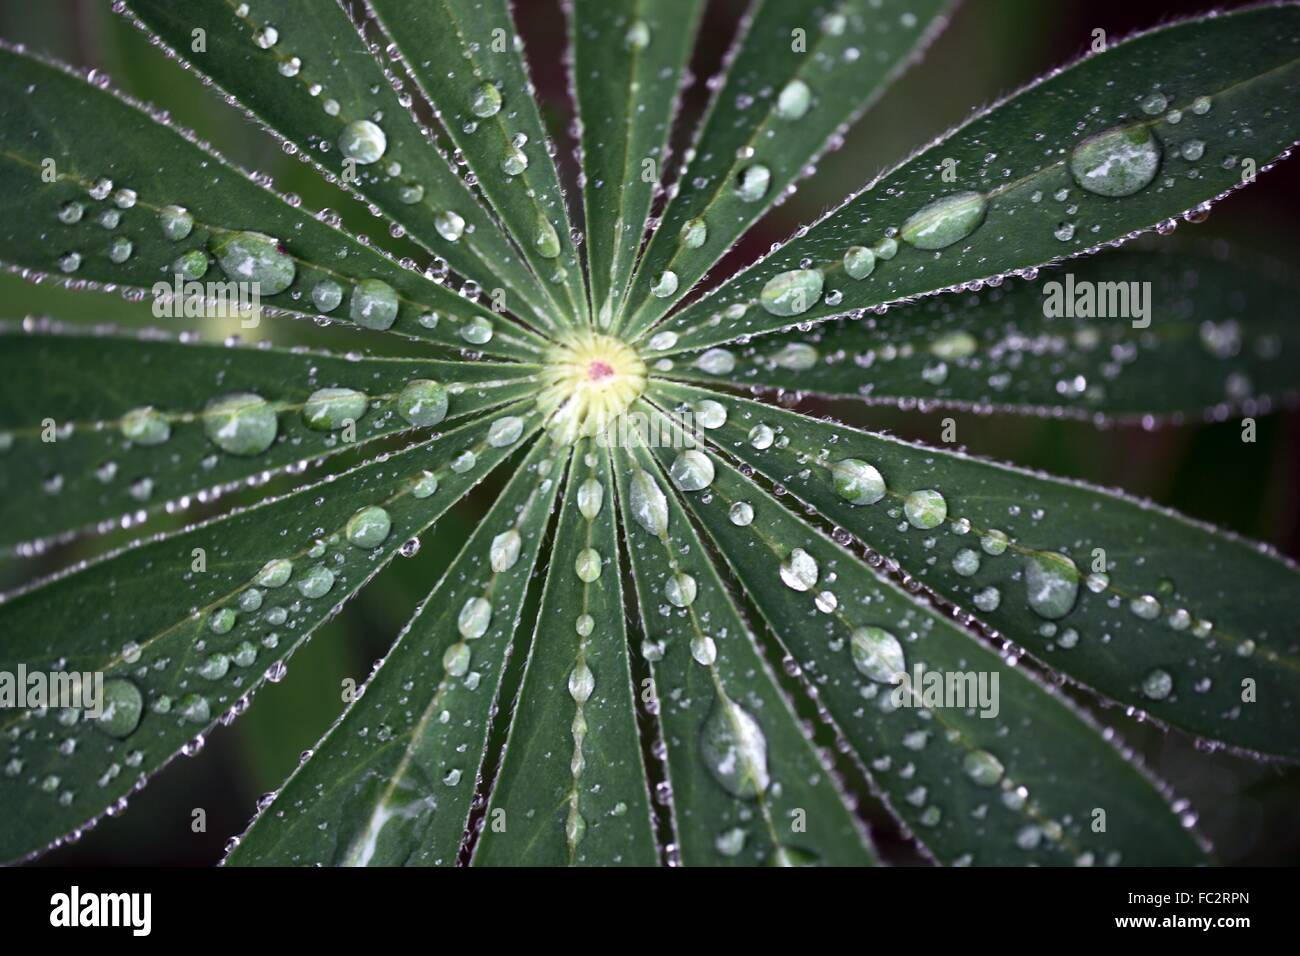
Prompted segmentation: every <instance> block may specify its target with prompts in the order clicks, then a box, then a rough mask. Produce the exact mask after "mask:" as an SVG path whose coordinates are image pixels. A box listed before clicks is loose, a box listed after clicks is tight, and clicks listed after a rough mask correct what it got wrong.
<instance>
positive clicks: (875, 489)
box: [831, 458, 885, 505]
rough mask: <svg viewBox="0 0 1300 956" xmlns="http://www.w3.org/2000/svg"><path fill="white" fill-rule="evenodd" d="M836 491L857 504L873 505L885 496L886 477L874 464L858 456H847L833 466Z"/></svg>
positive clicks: (851, 502) (832, 473) (832, 472)
mask: <svg viewBox="0 0 1300 956" xmlns="http://www.w3.org/2000/svg"><path fill="white" fill-rule="evenodd" d="M831 477H832V479H834V481H835V493H836V494H838V495H839V496H840V497H841V498H843V499H844V500H845V501H847V502H849V503H850V504H855V505H873V504H875V503H876V502H877V501H879V500H880V499H881V498H883V497H885V479H884V478H883V477H881V475H880V472H879V471H877V470H876V468H875V466H874V465H869V464H867V463H866V462H865V461H862V460H861V459H858V458H845V459H844V460H843V461H837V462H836V463H835V464H833V465H832V466H831Z"/></svg>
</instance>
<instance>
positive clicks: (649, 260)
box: [620, 0, 950, 337]
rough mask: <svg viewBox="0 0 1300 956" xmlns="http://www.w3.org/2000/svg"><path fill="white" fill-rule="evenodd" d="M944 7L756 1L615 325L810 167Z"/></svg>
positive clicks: (688, 281)
mask: <svg viewBox="0 0 1300 956" xmlns="http://www.w3.org/2000/svg"><path fill="white" fill-rule="evenodd" d="M949 6H950V4H949V3H948V2H947V0H920V2H918V0H883V2H881V0H834V2H830V3H822V4H819V3H809V2H806V0H799V2H791V0H758V2H756V3H754V4H753V6H752V8H751V11H750V13H749V15H748V17H747V18H746V20H745V22H744V23H743V24H742V27H741V33H740V36H739V38H738V39H737V41H736V46H735V47H734V48H733V51H732V56H733V57H734V59H731V60H730V61H729V63H728V65H727V67H726V72H725V77H726V79H725V82H724V83H723V84H722V86H721V87H719V88H718V91H717V93H716V94H715V95H714V98H713V100H712V102H711V104H710V107H709V113H708V116H707V117H706V118H705V121H704V125H703V126H702V127H701V128H700V130H699V131H698V133H697V134H696V139H695V141H694V142H693V143H692V148H691V151H690V152H688V153H687V156H686V159H687V164H686V169H685V171H684V172H683V173H682V175H681V177H680V179H679V180H678V182H677V184H676V185H675V186H674V187H673V189H674V190H675V191H676V192H675V195H674V197H673V199H672V201H671V202H670V203H669V205H668V207H667V209H665V210H664V215H663V221H662V223H661V224H660V226H659V228H658V229H657V230H656V231H655V234H654V237H653V239H652V240H651V241H650V244H649V246H648V247H647V249H646V253H645V256H644V258H643V260H642V262H641V263H640V265H639V266H638V270H637V276H636V282H635V285H634V286H633V289H632V291H631V293H630V294H629V295H628V301H627V308H628V310H629V311H628V314H627V316H625V317H624V321H623V322H622V323H621V326H620V327H621V328H623V329H625V330H626V331H627V334H628V335H629V336H631V337H635V336H636V335H638V334H639V333H641V332H642V331H644V330H645V329H646V328H648V327H649V326H650V325H652V324H653V323H654V322H655V321H656V320H658V319H659V318H660V317H661V316H663V315H664V314H665V313H666V312H667V311H668V309H669V308H671V307H672V305H673V304H675V303H676V302H678V301H679V300H680V299H681V297H682V296H684V295H685V294H686V293H687V292H688V291H689V290H690V289H691V288H692V287H693V286H695V284H696V283H697V282H699V281H700V280H701V279H702V278H704V275H705V273H706V272H707V271H708V270H709V267H710V266H712V265H713V264H714V263H715V262H717V261H718V260H719V259H720V258H722V256H723V254H724V253H726V252H727V250H728V249H730V248H731V247H732V246H733V245H734V244H735V241H736V240H737V239H738V238H740V236H741V234H742V233H744V231H745V230H746V229H747V228H749V226H750V225H751V224H752V223H754V222H756V221H757V220H758V218H759V217H760V216H762V214H763V213H765V212H766V211H767V210H768V209H770V208H771V207H772V206H773V205H774V204H775V203H777V202H778V201H780V200H781V198H782V197H783V196H785V195H786V193H787V190H789V189H790V188H791V187H792V186H793V184H794V183H795V181H796V180H798V179H800V178H802V177H803V176H805V175H807V173H808V167H809V165H810V164H812V163H815V162H816V159H817V157H818V156H819V155H820V154H821V153H822V151H823V150H825V149H827V148H828V147H829V146H831V145H833V144H834V143H835V141H836V137H838V136H840V135H842V133H843V128H844V127H845V126H847V125H848V124H851V123H852V122H854V121H855V120H856V119H857V117H858V116H859V115H860V114H861V113H862V112H863V111H865V110H866V108H867V107H868V106H870V105H871V104H872V103H873V102H875V100H876V98H877V97H878V96H879V95H880V94H881V93H883V92H884V90H885V89H886V87H888V85H889V83H890V82H891V81H892V80H893V79H894V77H895V76H897V75H898V74H899V73H901V72H902V70H903V68H904V67H905V66H906V65H907V63H908V61H909V60H910V59H912V58H914V57H916V56H917V55H918V53H919V51H920V50H921V49H922V48H923V47H924V46H925V45H926V43H927V42H928V41H929V39H930V38H931V37H932V36H933V35H934V34H935V33H936V32H937V30H938V27H940V26H941V25H942V23H943V12H944V10H945V9H947V8H948V7H949ZM700 227H702V230H703V234H702V235H701V228H700ZM692 236H694V238H691V237H692ZM665 273H671V274H672V275H673V277H674V281H673V282H672V283H671V285H672V287H673V289H674V290H675V291H667V292H666V294H665V290H666V288H667V287H666V286H662V285H661V277H662V276H663V275H664V274H665Z"/></svg>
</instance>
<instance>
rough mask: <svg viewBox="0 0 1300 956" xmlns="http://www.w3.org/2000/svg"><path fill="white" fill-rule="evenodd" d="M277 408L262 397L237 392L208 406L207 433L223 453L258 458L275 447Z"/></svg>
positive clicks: (205, 416) (204, 422) (205, 422)
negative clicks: (255, 456)
mask: <svg viewBox="0 0 1300 956" xmlns="http://www.w3.org/2000/svg"><path fill="white" fill-rule="evenodd" d="M278 427H279V425H278V421H277V419H276V414H275V409H274V408H272V407H271V405H270V403H269V402H267V400H266V399H264V398H262V397H261V396H260V395H254V394H253V393H251V392H236V393H235V394H233V395H225V396H223V397H221V398H217V399H214V400H213V401H211V402H209V403H208V407H207V410H206V411H205V412H204V414H203V430H204V431H205V432H207V435H208V438H210V439H211V440H212V442H213V443H214V444H215V445H216V446H217V447H218V448H220V449H222V450H223V451H227V452H229V453H230V454H232V455H258V454H261V453H262V452H264V451H266V450H267V449H268V448H270V447H271V443H272V442H274V441H275V435H276V431H277V430H278Z"/></svg>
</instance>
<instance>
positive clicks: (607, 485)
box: [474, 439, 659, 866]
mask: <svg viewBox="0 0 1300 956" xmlns="http://www.w3.org/2000/svg"><path fill="white" fill-rule="evenodd" d="M617 513H618V503H617V502H616V501H615V500H614V485H613V480H612V477H611V474H610V460H609V452H608V451H605V450H597V449H596V448H595V445H594V443H593V442H592V441H591V440H590V439H588V440H584V441H580V442H579V443H578V444H577V445H576V446H575V448H574V454H573V461H572V464H571V468H570V474H569V482H568V487H567V489H566V491H565V501H564V508H563V510H562V511H561V513H560V525H559V530H558V531H557V532H556V535H555V541H554V543H553V544H552V545H551V547H550V549H549V552H548V555H549V558H548V560H549V567H548V568H547V576H546V589H545V592H544V593H543V595H542V610H541V614H540V615H539V616H538V618H537V625H536V627H535V628H534V632H533V641H532V646H531V647H530V648H529V651H528V665H527V670H526V671H525V673H524V683H523V688H522V689H521V690H520V692H519V699H518V702H517V704H516V706H515V709H514V712H513V714H512V719H511V725H510V736H509V738H508V739H507V741H506V747H505V752H504V756H503V758H502V762H501V770H500V772H499V773H498V775H497V778H496V782H495V784H494V786H493V789H492V797H491V800H490V801H489V803H488V810H487V818H486V826H485V827H484V828H483V832H482V835H481V836H480V837H479V842H478V845H477V847H476V849H475V851H474V862H475V864H476V865H492V864H496V865H509V866H564V865H570V866H572V865H582V866H602V865H619V866H653V865H654V864H655V862H656V861H657V859H658V855H659V851H658V847H657V846H656V845H655V835H654V826H653V821H652V819H651V814H650V796H649V786H648V783H647V780H646V770H645V765H644V764H643V763H642V759H641V740H640V737H639V735H638V728H637V722H636V713H635V704H634V703H633V700H632V674H631V672H630V671H629V669H628V656H627V655H628V647H627V644H628V635H627V629H626V626H625V624H624V620H623V587H622V567H621V561H620V560H619V552H618V537H617V534H616V530H615V527H616V521H615V517H616V515H617Z"/></svg>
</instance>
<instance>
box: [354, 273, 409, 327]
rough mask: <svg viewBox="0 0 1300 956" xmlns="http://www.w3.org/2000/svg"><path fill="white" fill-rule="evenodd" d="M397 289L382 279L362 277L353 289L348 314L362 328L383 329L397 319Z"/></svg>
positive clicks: (390, 325)
mask: <svg viewBox="0 0 1300 956" xmlns="http://www.w3.org/2000/svg"><path fill="white" fill-rule="evenodd" d="M398 305H399V301H398V298H397V291H396V290H395V289H394V288H393V287H392V286H391V285H389V284H388V283H387V282H384V281H383V280H382V279H362V280H361V281H360V282H358V283H357V284H356V286H354V287H353V289H352V302H351V304H350V305H349V306H348V315H349V316H351V318H352V321H353V322H355V323H357V325H360V326H361V327H362V328H367V329H377V330H379V331H382V330H384V329H388V328H391V327H392V325H393V322H395V321H396V320H397V309H398Z"/></svg>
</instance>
